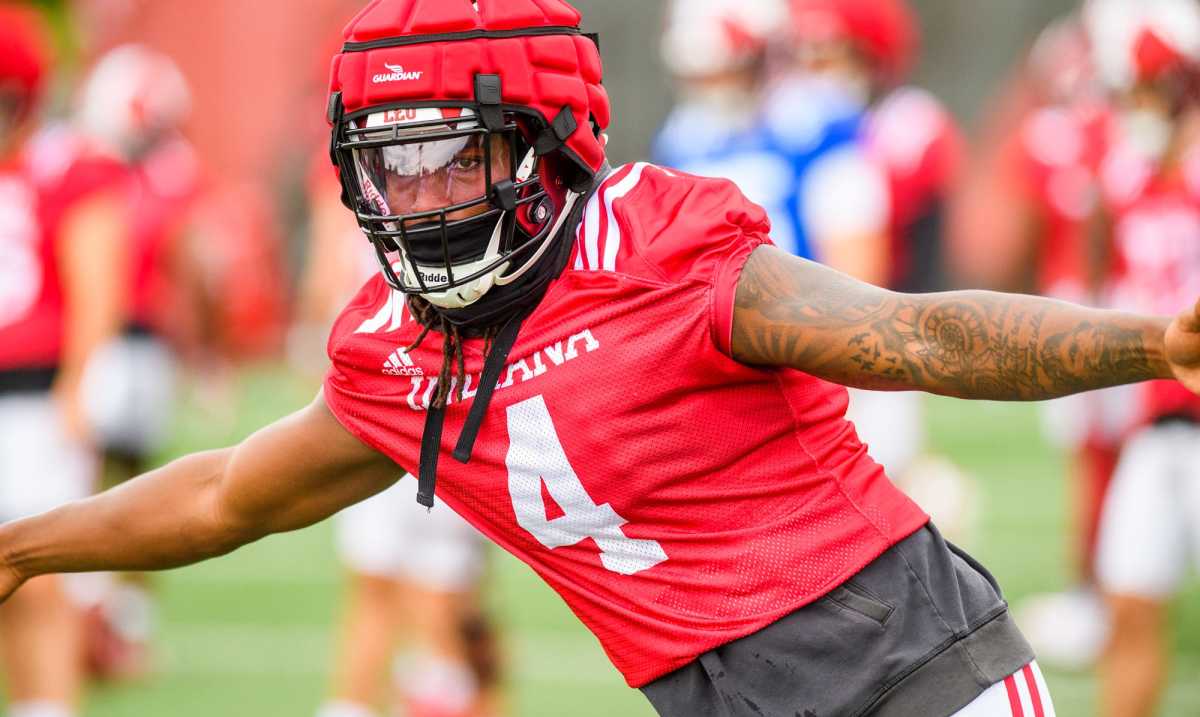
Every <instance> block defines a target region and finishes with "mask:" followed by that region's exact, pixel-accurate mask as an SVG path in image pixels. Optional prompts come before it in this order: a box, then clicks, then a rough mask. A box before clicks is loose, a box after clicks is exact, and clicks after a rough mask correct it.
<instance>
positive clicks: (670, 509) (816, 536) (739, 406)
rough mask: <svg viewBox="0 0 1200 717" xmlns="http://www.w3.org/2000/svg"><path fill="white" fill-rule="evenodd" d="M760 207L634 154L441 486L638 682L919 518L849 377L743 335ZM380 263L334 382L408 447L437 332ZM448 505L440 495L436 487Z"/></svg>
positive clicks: (350, 318)
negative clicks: (799, 364)
mask: <svg viewBox="0 0 1200 717" xmlns="http://www.w3.org/2000/svg"><path fill="white" fill-rule="evenodd" d="M768 232H769V223H768V222H767V220H766V217H765V214H764V212H763V211H762V210H761V209H760V208H759V207H757V206H755V205H753V204H751V203H750V202H748V201H747V200H746V199H745V198H744V197H743V196H742V195H741V193H740V192H739V191H738V190H737V188H736V187H735V186H734V185H733V184H732V183H730V182H728V181H725V180H715V179H702V178H699V177H693V176H689V175H684V174H679V173H675V172H671V171H668V170H664V169H660V168H658V167H655V166H653V165H647V164H635V165H627V166H625V167H622V168H620V169H618V170H617V171H615V172H614V173H613V174H612V175H610V176H609V178H608V179H606V180H605V182H604V183H603V184H602V186H601V187H600V189H599V190H598V191H597V192H595V193H594V194H593V196H592V197H591V198H590V200H589V201H588V204H587V206H586V208H585V211H584V214H583V218H582V220H581V222H580V224H579V226H578V228H577V230H576V246H575V249H574V252H575V253H574V256H573V257H572V260H571V261H570V263H569V264H568V267H567V269H566V271H565V272H564V273H563V274H562V275H561V276H560V277H559V278H558V279H556V280H555V281H554V283H553V284H552V285H551V286H550V288H549V290H548V291H547V294H546V296H545V297H544V299H543V300H542V302H541V304H540V305H539V306H538V308H537V309H536V310H535V311H534V312H533V314H532V315H531V316H530V317H529V318H528V319H527V320H526V322H525V323H524V325H523V327H522V329H521V333H520V336H519V337H518V339H517V342H516V345H515V347H514V348H513V351H512V353H511V354H510V359H509V362H510V363H509V365H508V367H507V369H506V370H505V371H504V372H502V374H501V376H502V380H501V382H500V383H499V386H498V389H497V390H496V392H495V395H494V397H493V399H492V403H491V405H490V407H489V409H488V415H487V418H486V420H485V421H484V424H483V427H482V430H481V432H480V434H479V438H478V441H477V443H476V447H475V453H474V456H473V458H472V459H471V461H470V463H469V464H466V465H464V464H461V463H458V462H457V461H455V460H454V459H453V458H452V457H451V456H450V455H449V454H450V451H451V449H452V448H453V446H454V442H455V441H456V440H457V437H458V434H459V432H460V431H461V428H462V425H463V422H464V419H465V417H466V414H467V410H468V408H469V404H470V400H469V397H470V396H471V395H472V394H473V390H474V386H473V385H472V382H473V381H474V382H477V381H478V376H479V375H480V373H481V370H482V365H483V355H482V353H481V352H482V346H481V342H478V341H472V342H469V343H468V345H467V347H466V371H467V373H468V375H469V376H470V378H469V379H468V381H467V382H466V386H465V389H466V393H467V399H468V400H465V401H463V402H453V401H452V402H451V403H450V405H449V406H448V408H447V410H446V418H445V432H444V434H443V439H442V450H443V457H442V460H441V462H440V464H439V465H440V468H439V471H440V474H439V476H438V484H437V488H438V497H439V499H440V500H442V501H444V502H445V503H447V504H449V505H450V506H451V507H453V508H454V509H455V510H456V511H457V512H458V513H459V514H460V515H462V516H463V517H464V518H466V519H467V520H468V521H470V522H471V523H472V524H474V525H475V526H476V527H477V528H478V529H479V530H480V531H481V532H482V533H484V534H485V535H487V536H488V537H489V538H491V539H492V540H494V541H495V542H497V543H498V544H500V545H501V546H502V547H503V548H505V549H506V550H508V551H509V552H511V553H513V554H514V555H515V556H516V557H518V558H519V559H521V560H522V561H524V562H525V563H527V564H528V565H530V566H531V567H532V568H533V569H534V570H535V571H536V572H537V573H538V574H539V575H540V576H541V577H542V578H543V579H545V580H546V581H547V582H548V583H549V584H550V585H551V587H553V588H554V589H555V590H556V591H557V592H558V593H559V594H560V595H562V597H563V598H564V599H565V600H566V602H567V603H568V605H569V606H570V607H571V609H572V610H573V611H574V612H575V614H576V615H577V616H578V617H579V618H580V619H581V620H582V621H583V622H584V623H585V624H586V625H587V626H588V628H589V629H591V630H592V632H593V633H594V634H595V635H596V636H597V638H598V639H599V640H600V643H601V645H602V646H603V648H604V650H605V651H606V653H607V654H608V656H609V658H610V659H611V660H612V662H613V664H614V665H615V666H616V667H617V668H618V669H619V670H620V671H621V672H622V674H623V675H624V677H625V679H626V681H627V682H628V683H629V684H630V685H631V686H634V687H637V686H641V685H644V684H646V683H647V682H649V681H651V680H653V679H655V678H656V677H659V676H661V675H663V674H666V673H667V672H670V671H672V670H674V669H676V668H678V667H680V666H682V665H685V664H687V663H688V662H690V661H692V660H693V659H695V658H696V657H697V656H698V655H700V654H702V653H703V652H705V651H707V650H709V649H712V648H714V647H717V646H720V645H723V644H726V643H728V642H731V641H733V640H736V639H738V638H740V637H743V636H745V635H748V634H751V633H753V632H755V631H757V630H759V629H761V628H762V627H764V626H766V625H769V624H771V623H772V622H774V621H775V620H777V619H779V618H780V617H782V616H784V615H787V614H788V613H790V612H792V611H794V610H795V609H797V608H798V607H801V606H803V605H805V604H808V603H810V602H812V601H814V600H816V599H818V598H820V597H821V596H822V595H824V594H825V593H827V592H828V591H829V590H831V589H833V588H834V587H836V586H837V585H839V584H841V583H842V582H843V581H845V580H846V579H847V578H848V577H849V576H851V575H853V574H855V573H856V572H858V571H859V570H860V569H862V568H863V567H864V566H865V565H867V564H868V563H870V562H871V561H872V560H873V559H875V558H876V557H877V556H879V555H880V554H882V553H883V552H884V551H885V550H887V549H888V548H889V547H890V546H892V545H894V544H895V543H896V542H898V541H899V540H901V539H903V538H904V537H906V536H908V535H910V534H911V533H913V532H914V531H915V530H917V529H918V528H919V527H921V526H922V525H924V524H925V523H926V522H927V520H928V518H927V517H926V516H925V514H924V513H922V512H921V510H920V509H919V508H918V507H917V506H916V505H915V504H913V503H912V502H911V501H910V500H908V498H906V497H905V496H904V495H903V494H902V493H900V492H899V491H898V490H897V489H896V488H894V487H893V486H892V484H891V483H890V481H889V480H888V479H887V477H886V476H885V475H884V473H883V471H882V469H881V468H880V467H879V466H878V465H877V464H876V463H874V462H873V461H872V460H871V459H870V458H869V457H868V456H867V454H866V449H865V448H864V446H863V445H862V444H861V443H860V442H859V441H858V439H857V437H856V436H855V432H854V429H853V427H852V426H851V425H850V424H849V423H848V422H847V421H846V420H845V418H844V413H845V409H846V402H847V397H846V391H845V389H843V388H841V387H839V386H834V385H832V384H828V383H825V382H823V381H820V380H818V379H816V378H813V377H811V376H808V375H806V374H803V373H801V372H799V371H794V370H790V369H764V368H755V367H750V366H746V365H743V364H740V363H738V362H736V361H734V360H733V359H731V358H730V357H729V350H730V347H729V343H730V330H731V325H732V315H733V300H734V292H735V289H736V285H737V281H738V278H739V276H740V272H741V268H742V266H743V265H744V263H745V261H746V260H747V259H748V257H749V256H750V254H751V253H752V252H753V251H754V249H755V248H757V247H759V246H761V245H763V244H766V243H769V241H770V240H769V238H768ZM420 329H421V327H420V326H419V325H418V324H417V323H416V322H415V321H414V320H413V319H412V317H411V316H410V315H409V314H408V311H407V309H406V306H405V303H404V301H403V299H402V298H401V297H398V296H397V295H395V294H393V293H392V292H391V291H390V290H389V289H388V288H387V287H386V286H385V284H384V283H383V281H382V279H379V278H376V279H373V280H372V281H371V282H369V283H368V284H367V285H366V286H365V287H364V289H363V290H362V291H361V292H360V294H359V295H358V296H357V297H356V298H355V299H354V300H353V301H352V302H351V304H350V305H349V307H348V308H347V309H346V311H345V312H344V313H343V315H342V316H341V317H340V318H339V319H338V321H337V322H336V324H335V326H334V329H333V333H332V335H331V337H330V343H329V350H330V356H331V358H332V363H333V365H332V367H331V369H330V373H329V375H328V377H327V379H326V383H325V400H326V402H327V403H328V405H329V407H330V409H331V410H332V411H333V413H334V415H335V416H337V418H338V419H339V421H341V423H342V424H343V425H344V426H345V427H346V428H347V429H348V430H349V431H351V432H352V433H353V434H354V435H356V436H358V437H359V438H360V439H361V440H362V441H364V442H365V443H366V444H368V445H370V446H372V447H374V448H375V449H377V450H379V451H381V452H383V453H385V454H386V455H388V456H389V457H391V458H392V459H393V460H395V461H396V462H397V463H398V464H399V465H400V466H402V467H404V468H405V469H407V470H409V471H411V470H413V469H415V468H416V464H417V460H418V455H419V449H420V442H421V432H422V428H423V424H424V419H425V410H426V407H427V406H428V404H429V400H430V398H431V396H432V394H433V391H434V387H435V380H436V376H437V374H438V371H439V370H440V367H441V364H442V355H441V346H442V342H441V337H440V336H437V335H433V336H430V337H427V339H426V341H425V342H423V343H422V344H421V345H420V346H418V347H416V348H415V349H413V350H412V351H406V350H405V347H408V346H410V344H411V343H412V342H413V341H414V340H415V339H416V337H417V335H418V334H419V332H420ZM435 509H436V508H435Z"/></svg>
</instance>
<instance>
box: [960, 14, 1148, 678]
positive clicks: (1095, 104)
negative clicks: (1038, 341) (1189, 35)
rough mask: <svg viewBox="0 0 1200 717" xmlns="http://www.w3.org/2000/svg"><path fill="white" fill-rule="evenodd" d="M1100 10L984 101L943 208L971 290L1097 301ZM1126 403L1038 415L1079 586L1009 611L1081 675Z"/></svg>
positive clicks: (1103, 122)
mask: <svg viewBox="0 0 1200 717" xmlns="http://www.w3.org/2000/svg"><path fill="white" fill-rule="evenodd" d="M1100 4H1101V3H1100V2H1095V1H1092V0H1089V2H1087V3H1085V4H1083V5H1081V6H1080V8H1078V9H1077V10H1076V11H1074V12H1072V13H1071V14H1070V15H1068V16H1066V17H1064V18H1061V19H1059V20H1058V21H1056V22H1055V23H1053V24H1051V25H1050V26H1049V27H1048V28H1046V29H1045V30H1044V31H1043V32H1042V33H1041V35H1040V36H1039V38H1038V40H1037V41H1036V42H1035V43H1034V45H1033V47H1032V48H1031V49H1030V51H1029V53H1028V55H1027V56H1026V57H1024V58H1023V59H1022V61H1021V64H1020V65H1019V67H1018V68H1017V70H1015V72H1014V75H1015V76H1014V78H1013V79H1012V80H1010V81H1009V82H1008V83H1007V84H1006V86H1005V87H1004V89H1003V91H1002V93H1001V96H1000V97H999V98H998V99H997V100H996V101H995V102H994V103H993V104H994V107H993V110H992V111H991V112H990V113H989V114H988V117H989V119H988V123H987V125H986V126H985V127H984V129H983V132H982V140H981V141H980V142H978V143H977V144H976V148H975V149H976V152H975V153H974V156H973V157H972V161H971V162H970V167H969V169H968V170H967V171H966V172H964V177H963V181H962V182H961V183H960V186H959V187H958V191H957V195H956V197H955V202H954V207H953V211H952V215H953V217H952V225H953V227H954V228H953V230H952V231H951V232H950V237H951V241H950V245H949V247H948V249H949V251H948V254H949V256H950V263H951V264H952V265H953V268H954V273H955V274H956V275H957V276H958V277H960V280H961V281H963V282H964V283H966V284H968V285H971V286H987V287H994V288H1003V289H1007V290H1021V291H1030V292H1036V293H1038V294H1041V295H1043V296H1049V297H1054V298H1058V299H1063V300H1067V301H1073V302H1080V303H1087V304H1092V305H1097V304H1098V303H1099V302H1100V301H1101V297H1100V294H1101V293H1102V285H1103V282H1104V276H1103V269H1102V267H1101V266H1100V263H1099V262H1098V261H1097V260H1096V257H1097V252H1096V251H1095V247H1096V246H1097V242H1095V241H1094V238H1095V237H1096V236H1097V235H1100V234H1102V231H1101V230H1100V228H1099V227H1097V226H1094V222H1093V218H1094V215H1095V208H1096V198H1097V196H1098V194H1099V192H1098V188H1097V172H1098V165H1099V162H1100V159H1101V157H1102V156H1103V153H1104V148H1105V146H1106V145H1107V143H1108V134H1109V125H1110V116H1111V112H1110V110H1109V100H1108V97H1107V95H1106V93H1105V91H1104V87H1103V83H1102V82H1101V80H1100V78H1099V74H1098V70H1097V67H1096V65H1097V59H1098V54H1097V52H1096V49H1097V44H1098V43H1097V41H1099V44H1100V45H1103V40H1100V36H1102V35H1103V34H1104V31H1103V26H1104V25H1105V24H1106V23H1105V22H1102V21H1101V20H1102V18H1101V17H1100V14H1099V13H1097V12H1096V10H1097V8H1098V6H1099V5H1100ZM1123 403H1128V400H1127V397H1125V396H1124V393H1123V389H1116V390H1114V391H1109V392H1092V393H1087V394H1079V395H1076V396H1071V397H1068V398H1064V399H1059V400H1057V401H1050V402H1047V403H1045V404H1043V405H1042V406H1040V413H1041V416H1042V426H1043V432H1044V434H1045V436H1046V437H1047V439H1048V440H1049V441H1050V442H1051V443H1052V444H1054V445H1056V446H1059V447H1061V448H1062V449H1063V450H1064V451H1066V452H1068V455H1069V457H1070V477H1071V480H1070V482H1069V485H1070V488H1071V496H1070V499H1071V504H1072V513H1073V516H1072V517H1073V521H1072V523H1073V528H1074V532H1075V535H1074V536H1073V541H1072V545H1071V548H1072V553H1073V555H1074V556H1075V565H1074V566H1073V567H1074V573H1075V574H1074V575H1073V576H1072V580H1073V581H1074V582H1076V583H1077V584H1076V585H1074V586H1073V587H1072V588H1071V589H1070V590H1067V591H1064V592H1056V593H1048V594H1043V595H1036V596H1032V597H1030V598H1027V599H1026V600H1024V601H1023V602H1022V604H1021V606H1020V608H1019V610H1018V614H1019V616H1020V622H1021V625H1022V627H1023V628H1024V630H1025V632H1026V635H1027V636H1028V637H1029V639H1030V642H1031V643H1032V644H1033V645H1034V648H1035V649H1036V650H1037V651H1038V654H1039V655H1040V656H1041V657H1042V659H1043V660H1045V661H1046V662H1047V663H1052V664H1057V665H1060V666H1064V667H1070V668H1074V669H1083V668H1086V667H1088V666H1090V665H1091V664H1092V663H1093V662H1094V661H1095V660H1096V659H1097V658H1098V657H1099V655H1100V652H1101V650H1102V649H1103V645H1104V640H1105V633H1106V631H1107V619H1106V617H1105V614H1104V609H1103V604H1102V600H1101V599H1100V596H1099V594H1098V592H1097V591H1096V590H1095V587H1094V579H1093V566H1094V555H1095V536H1096V530H1097V526H1098V525H1099V520H1100V509H1101V506H1102V504H1103V498H1104V493H1105V490H1106V487H1107V485H1108V482H1109V479H1110V478H1111V476H1112V470H1113V468H1114V467H1115V465H1116V460H1117V456H1118V454H1119V451H1120V433H1121V431H1120V429H1119V426H1118V425H1117V424H1118V423H1119V421H1117V422H1114V421H1112V420H1111V418H1112V417H1113V416H1114V415H1115V414H1118V413H1119V407H1120V406H1121V405H1122V404H1123Z"/></svg>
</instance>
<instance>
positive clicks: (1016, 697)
mask: <svg viewBox="0 0 1200 717" xmlns="http://www.w3.org/2000/svg"><path fill="white" fill-rule="evenodd" d="M1004 689H1006V690H1008V706H1009V707H1012V713H1013V717H1025V710H1023V709H1021V695H1020V694H1019V693H1018V692H1017V681H1016V680H1014V679H1013V677H1012V675H1009V676H1008V677H1005V678H1004Z"/></svg>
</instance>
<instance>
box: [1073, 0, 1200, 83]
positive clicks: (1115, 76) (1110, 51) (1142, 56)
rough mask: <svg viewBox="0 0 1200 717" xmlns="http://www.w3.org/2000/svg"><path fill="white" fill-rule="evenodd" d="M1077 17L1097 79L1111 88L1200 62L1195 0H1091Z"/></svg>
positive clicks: (1155, 78)
mask: <svg viewBox="0 0 1200 717" xmlns="http://www.w3.org/2000/svg"><path fill="white" fill-rule="evenodd" d="M1083 17H1084V24H1085V26H1086V28H1087V32H1088V36H1089V38H1090V40H1091V47H1092V52H1093V54H1094V59H1095V63H1096V66H1097V68H1098V69H1099V72H1100V76H1101V79H1102V80H1103V81H1104V83H1105V84H1106V85H1107V86H1108V87H1109V88H1110V89H1112V90H1115V91H1127V90H1129V89H1131V88H1132V87H1134V86H1135V85H1138V84H1141V83H1153V82H1157V81H1159V80H1162V79H1164V78H1166V77H1167V76H1169V75H1171V74H1173V73H1178V72H1181V71H1182V72H1195V70H1196V68H1197V67H1198V66H1200V3H1197V2H1196V0H1091V1H1090V2H1088V3H1087V5H1086V6H1085V7H1084V11H1083Z"/></svg>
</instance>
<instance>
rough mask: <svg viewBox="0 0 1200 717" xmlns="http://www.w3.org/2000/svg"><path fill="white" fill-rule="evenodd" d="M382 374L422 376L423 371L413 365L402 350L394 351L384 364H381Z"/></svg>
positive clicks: (406, 353) (410, 358)
mask: <svg viewBox="0 0 1200 717" xmlns="http://www.w3.org/2000/svg"><path fill="white" fill-rule="evenodd" d="M383 373H384V375H386V376H424V375H425V371H423V370H422V369H421V367H420V366H417V365H415V364H413V360H412V357H411V356H409V355H408V352H407V351H405V350H404V349H396V350H395V351H393V352H392V355H391V356H389V357H388V360H387V362H386V363H384V364H383Z"/></svg>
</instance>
